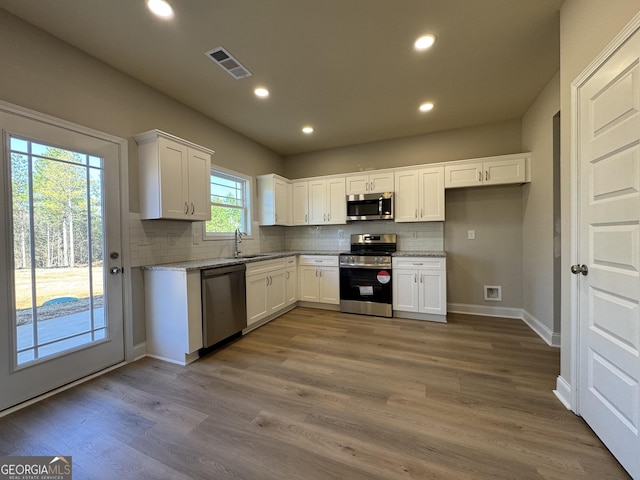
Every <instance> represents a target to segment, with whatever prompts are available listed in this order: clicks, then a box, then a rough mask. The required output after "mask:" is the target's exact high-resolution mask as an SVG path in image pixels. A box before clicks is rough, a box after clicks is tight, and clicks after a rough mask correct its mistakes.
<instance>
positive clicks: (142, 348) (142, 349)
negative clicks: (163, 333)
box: [133, 342, 147, 362]
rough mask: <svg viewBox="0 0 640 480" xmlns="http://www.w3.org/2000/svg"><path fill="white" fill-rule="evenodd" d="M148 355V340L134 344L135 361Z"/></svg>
mask: <svg viewBox="0 0 640 480" xmlns="http://www.w3.org/2000/svg"><path fill="white" fill-rule="evenodd" d="M146 356H147V342H142V343H138V344H137V345H134V346H133V361H134V362H135V361H136V360H140V359H141V358H144V357H146Z"/></svg>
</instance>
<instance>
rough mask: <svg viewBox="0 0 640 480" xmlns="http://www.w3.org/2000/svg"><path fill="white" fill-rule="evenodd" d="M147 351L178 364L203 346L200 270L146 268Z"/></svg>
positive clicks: (187, 360) (196, 354) (184, 362)
mask: <svg viewBox="0 0 640 480" xmlns="http://www.w3.org/2000/svg"><path fill="white" fill-rule="evenodd" d="M144 284H145V285H144V288H145V305H146V329H147V355H149V356H150V357H154V358H159V359H161V360H166V361H168V362H172V363H178V364H180V365H186V364H187V363H190V362H193V361H194V360H196V359H197V358H198V350H199V349H201V348H202V345H203V341H202V300H201V293H200V292H201V283H200V271H199V270H195V271H185V270H152V269H150V270H145V272H144Z"/></svg>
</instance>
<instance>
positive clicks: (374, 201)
mask: <svg viewBox="0 0 640 480" xmlns="http://www.w3.org/2000/svg"><path fill="white" fill-rule="evenodd" d="M347 220H348V221H353V220H393V192H385V193H361V194H359V195H347Z"/></svg>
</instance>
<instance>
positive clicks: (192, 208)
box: [191, 202, 196, 215]
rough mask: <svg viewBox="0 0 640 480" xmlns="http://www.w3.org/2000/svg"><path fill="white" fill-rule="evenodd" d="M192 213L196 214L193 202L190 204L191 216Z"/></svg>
mask: <svg viewBox="0 0 640 480" xmlns="http://www.w3.org/2000/svg"><path fill="white" fill-rule="evenodd" d="M194 213H196V206H195V205H194V204H193V202H191V215H193V214H194Z"/></svg>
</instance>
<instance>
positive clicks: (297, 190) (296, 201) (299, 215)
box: [291, 180, 309, 225]
mask: <svg viewBox="0 0 640 480" xmlns="http://www.w3.org/2000/svg"><path fill="white" fill-rule="evenodd" d="M291 186H292V194H291V196H292V201H291V203H292V205H291V208H292V218H291V224H292V225H309V182H308V181H307V180H299V181H294V182H293V183H292V185H291Z"/></svg>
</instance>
